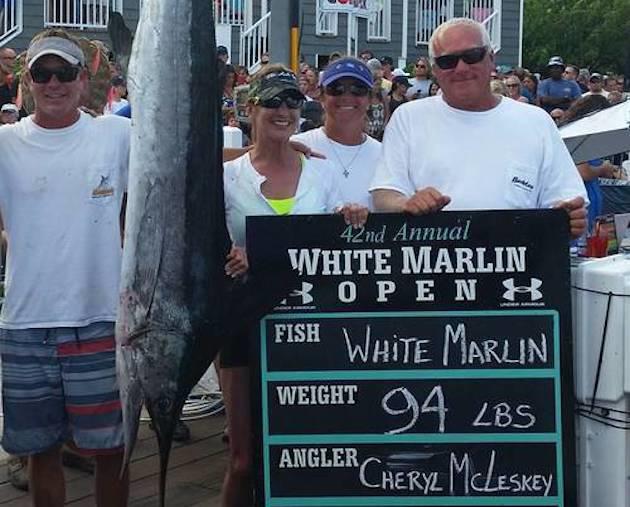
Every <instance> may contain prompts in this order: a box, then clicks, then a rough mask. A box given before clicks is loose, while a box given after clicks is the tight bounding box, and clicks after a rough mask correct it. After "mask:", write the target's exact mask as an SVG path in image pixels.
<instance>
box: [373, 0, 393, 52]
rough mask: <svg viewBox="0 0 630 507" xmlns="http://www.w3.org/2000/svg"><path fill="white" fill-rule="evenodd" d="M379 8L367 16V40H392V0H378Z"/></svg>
mask: <svg viewBox="0 0 630 507" xmlns="http://www.w3.org/2000/svg"><path fill="white" fill-rule="evenodd" d="M375 3H377V4H378V5H379V7H380V9H379V10H378V11H377V12H376V14H374V15H372V16H370V17H369V18H368V28H367V30H368V31H367V39H368V40H369V41H384V42H389V41H390V40H392V0H378V1H376V2H375Z"/></svg>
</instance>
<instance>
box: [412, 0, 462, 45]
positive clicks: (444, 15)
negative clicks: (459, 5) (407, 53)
mask: <svg viewBox="0 0 630 507" xmlns="http://www.w3.org/2000/svg"><path fill="white" fill-rule="evenodd" d="M454 15H455V1H454V0H417V3H416V44H428V43H429V39H430V38H431V34H432V33H433V31H434V30H435V29H436V28H437V27H438V26H440V25H441V24H442V23H444V22H445V21H448V20H449V19H451V18H452V17H453V16H454Z"/></svg>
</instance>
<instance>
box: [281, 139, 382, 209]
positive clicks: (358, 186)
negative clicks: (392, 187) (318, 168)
mask: <svg viewBox="0 0 630 507" xmlns="http://www.w3.org/2000/svg"><path fill="white" fill-rule="evenodd" d="M291 139H292V140H295V141H300V142H301V143H303V144H305V145H306V146H308V147H309V148H311V149H313V150H315V151H317V152H319V153H322V154H323V155H326V160H327V161H328V162H330V164H331V165H332V166H333V173H334V177H335V180H336V182H337V185H338V186H339V190H340V192H341V198H342V199H343V202H344V203H356V204H362V205H363V206H366V207H367V208H369V209H370V211H373V210H374V205H373V203H372V196H371V195H370V193H369V191H368V189H369V187H370V183H371V182H372V178H373V177H374V171H375V170H376V163H377V162H378V160H379V158H380V156H381V143H380V142H378V141H377V140H376V139H374V138H372V137H370V136H368V135H366V136H365V141H364V142H363V143H362V144H360V145H357V146H348V145H345V144H340V143H338V142H336V141H333V140H332V139H330V138H329V137H328V136H327V135H326V132H325V130H324V127H320V128H317V129H313V130H309V131H308V132H303V133H302V134H298V135H295V136H293V137H292V138H291Z"/></svg>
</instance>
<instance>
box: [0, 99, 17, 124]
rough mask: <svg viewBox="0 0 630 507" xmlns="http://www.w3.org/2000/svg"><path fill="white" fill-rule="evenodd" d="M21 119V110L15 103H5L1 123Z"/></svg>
mask: <svg viewBox="0 0 630 507" xmlns="http://www.w3.org/2000/svg"><path fill="white" fill-rule="evenodd" d="M19 119H20V110H19V109H18V107H17V106H16V105H15V104H10V103H9V104H4V105H3V106H2V109H1V110H0V123H2V124H3V125H5V124H10V123H15V122H16V121H18V120H19Z"/></svg>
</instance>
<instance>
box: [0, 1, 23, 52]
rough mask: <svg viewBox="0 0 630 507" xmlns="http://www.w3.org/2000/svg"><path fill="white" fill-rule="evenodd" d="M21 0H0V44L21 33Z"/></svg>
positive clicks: (2, 44)
mask: <svg viewBox="0 0 630 507" xmlns="http://www.w3.org/2000/svg"><path fill="white" fill-rule="evenodd" d="M22 20H23V16H22V0H0V46H4V45H5V44H7V43H8V42H9V41H10V40H11V39H13V38H14V37H17V36H18V35H20V34H21V33H22Z"/></svg>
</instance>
